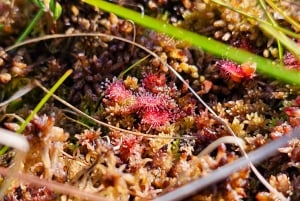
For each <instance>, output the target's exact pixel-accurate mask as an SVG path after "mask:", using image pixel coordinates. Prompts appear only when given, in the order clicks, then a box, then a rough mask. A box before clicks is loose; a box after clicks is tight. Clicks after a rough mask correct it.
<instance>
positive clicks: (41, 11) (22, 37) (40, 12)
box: [15, 8, 44, 44]
mask: <svg viewBox="0 0 300 201" xmlns="http://www.w3.org/2000/svg"><path fill="white" fill-rule="evenodd" d="M43 13H44V10H43V9H42V8H40V9H39V11H38V12H37V13H36V14H35V16H34V18H33V19H32V20H31V22H30V23H29V25H28V26H27V27H26V29H25V30H24V32H23V33H22V34H21V35H20V36H19V38H18V39H17V40H16V42H15V44H17V43H20V42H22V41H23V40H24V39H25V38H26V37H27V36H28V34H29V33H30V32H31V30H32V29H33V27H34V26H35V25H36V23H37V22H38V21H39V19H40V18H41V17H42V15H43Z"/></svg>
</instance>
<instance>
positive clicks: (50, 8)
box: [33, 0, 62, 21]
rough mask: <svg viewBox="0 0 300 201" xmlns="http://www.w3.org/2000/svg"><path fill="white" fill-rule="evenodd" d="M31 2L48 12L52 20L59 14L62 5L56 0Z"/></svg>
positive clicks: (34, 0)
mask: <svg viewBox="0 0 300 201" xmlns="http://www.w3.org/2000/svg"><path fill="white" fill-rule="evenodd" d="M33 2H34V3H35V4H36V5H37V6H38V7H39V8H41V9H43V10H44V11H45V12H49V13H50V14H51V15H52V18H53V20H54V21H56V20H57V19H58V18H59V17H60V16H61V13H62V7H61V5H60V4H59V3H58V2H56V0H50V1H49V0H33Z"/></svg>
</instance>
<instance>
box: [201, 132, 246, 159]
mask: <svg viewBox="0 0 300 201" xmlns="http://www.w3.org/2000/svg"><path fill="white" fill-rule="evenodd" d="M222 143H223V144H235V145H238V146H239V147H240V148H241V149H244V147H245V146H246V145H245V141H244V140H243V139H242V138H239V137H237V138H235V137H234V136H224V137H220V138H219V139H217V140H215V141H213V142H212V143H210V144H209V145H208V146H207V147H205V149H203V150H202V151H201V152H200V153H199V154H198V155H197V156H198V157H201V156H204V155H207V154H209V153H211V152H212V151H213V150H215V149H216V148H217V147H218V146H219V145H220V144H222ZM240 145H241V146H242V147H241V146H240Z"/></svg>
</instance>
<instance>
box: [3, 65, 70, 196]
mask: <svg viewBox="0 0 300 201" xmlns="http://www.w3.org/2000/svg"><path fill="white" fill-rule="evenodd" d="M71 73H72V70H68V71H66V72H65V74H64V75H63V76H62V77H61V78H60V79H59V80H58V81H57V82H56V83H55V84H54V86H53V87H52V88H51V89H50V91H49V92H48V93H47V94H46V95H45V96H44V97H43V98H42V100H41V101H40V102H39V103H38V104H37V106H36V107H35V108H34V109H33V111H32V112H31V113H30V115H28V117H27V118H26V119H25V121H24V122H22V124H21V126H20V128H19V129H18V130H17V132H16V133H18V134H20V133H22V132H23V130H24V129H25V127H26V126H27V124H28V123H29V122H30V121H31V120H32V118H33V117H34V115H36V114H37V113H38V111H39V110H40V109H41V108H42V107H43V105H44V104H45V103H46V102H47V101H48V99H49V98H50V97H51V95H52V94H53V93H54V92H55V91H56V89H57V88H58V87H59V86H60V85H61V84H62V83H63V82H64V81H65V79H67V77H68V76H69V75H70V74H71ZM20 137H21V135H20ZM20 139H21V138H20ZM1 140H2V141H3V142H4V144H6V146H4V147H3V148H2V149H1V150H0V153H1V154H3V153H5V152H6V151H7V150H8V146H10V145H16V144H12V142H11V143H10V141H8V139H6V138H4V139H1ZM13 140H14V138H13ZM16 141H17V140H16ZM0 142H1V141H0ZM26 142H27V140H26ZM19 143H20V142H19ZM22 146H24V148H23V149H21V151H19V152H17V154H16V157H15V158H14V161H15V165H14V167H13V168H12V169H11V171H10V175H9V176H8V178H7V179H6V180H5V181H4V182H3V184H2V186H1V190H0V200H2V198H3V196H4V193H5V192H6V190H7V189H8V187H9V185H10V184H11V182H12V180H13V179H14V178H15V176H16V175H17V172H18V171H19V170H20V169H21V166H22V161H23V159H24V157H25V156H26V153H27V151H28V150H29V144H28V142H27V144H26V143H24V141H23V144H22ZM18 148H19V147H18Z"/></svg>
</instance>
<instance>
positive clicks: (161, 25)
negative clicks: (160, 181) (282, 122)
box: [85, 0, 300, 85]
mask: <svg viewBox="0 0 300 201" xmlns="http://www.w3.org/2000/svg"><path fill="white" fill-rule="evenodd" d="M85 2H86V3H88V4H90V5H93V6H96V7H98V8H100V9H102V10H104V11H108V12H113V13H115V14H116V15H118V16H120V17H123V18H126V19H130V20H132V21H134V22H135V23H137V24H140V25H142V26H145V27H147V28H150V29H153V30H155V31H158V32H162V33H165V34H168V35H170V36H173V37H174V38H176V39H180V40H183V41H187V42H189V43H191V44H193V45H194V46H196V47H198V48H202V49H203V50H205V51H207V52H209V53H212V54H214V55H216V56H219V57H223V58H228V59H231V60H233V61H236V62H239V63H243V62H251V63H255V64H256V66H257V70H258V72H259V73H262V74H264V75H267V76H270V77H272V78H275V79H278V80H282V81H285V82H288V83H292V84H297V85H300V79H299V77H300V73H299V72H298V71H293V70H286V69H285V67H284V66H282V65H280V64H276V63H275V62H273V61H271V60H268V59H265V58H263V57H260V56H258V55H255V54H251V53H249V52H247V51H244V50H241V49H237V48H234V47H231V46H228V45H225V44H223V43H221V42H218V41H215V40H213V39H211V38H207V37H205V36H202V35H199V34H196V33H193V32H190V31H187V30H184V29H181V28H178V27H174V26H172V25H170V24H167V23H165V22H162V21H160V20H157V19H155V18H152V17H149V16H146V15H141V14H140V13H138V12H135V11H133V10H130V9H127V8H124V7H121V6H118V5H115V4H112V3H109V2H105V1H102V0H85Z"/></svg>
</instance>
